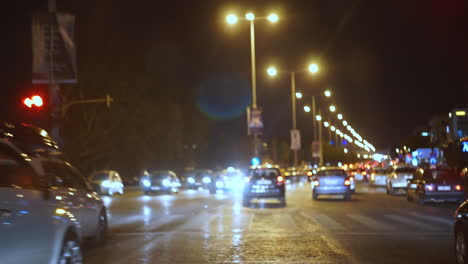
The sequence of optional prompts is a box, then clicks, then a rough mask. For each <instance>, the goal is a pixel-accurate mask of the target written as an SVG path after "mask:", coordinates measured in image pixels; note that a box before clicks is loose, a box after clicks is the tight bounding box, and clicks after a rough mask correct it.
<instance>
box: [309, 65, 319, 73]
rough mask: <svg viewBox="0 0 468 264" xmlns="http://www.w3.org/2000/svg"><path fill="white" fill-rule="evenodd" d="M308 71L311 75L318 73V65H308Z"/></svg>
mask: <svg viewBox="0 0 468 264" xmlns="http://www.w3.org/2000/svg"><path fill="white" fill-rule="evenodd" d="M309 71H310V72H311V73H317V72H318V71H319V67H318V65H317V64H315V63H312V64H310V65H309Z"/></svg>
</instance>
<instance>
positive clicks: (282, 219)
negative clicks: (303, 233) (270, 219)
mask: <svg viewBox="0 0 468 264" xmlns="http://www.w3.org/2000/svg"><path fill="white" fill-rule="evenodd" d="M277 221H278V222H279V226H280V227H281V228H283V229H288V230H291V229H293V230H296V229H298V228H297V224H296V221H294V219H293V217H292V216H291V215H290V214H280V215H278V220H277Z"/></svg>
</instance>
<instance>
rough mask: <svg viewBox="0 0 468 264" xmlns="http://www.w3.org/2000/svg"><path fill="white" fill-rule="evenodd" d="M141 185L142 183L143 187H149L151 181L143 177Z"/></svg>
mask: <svg viewBox="0 0 468 264" xmlns="http://www.w3.org/2000/svg"><path fill="white" fill-rule="evenodd" d="M143 185H144V186H145V187H150V186H151V182H150V181H149V180H147V179H144V180H143Z"/></svg>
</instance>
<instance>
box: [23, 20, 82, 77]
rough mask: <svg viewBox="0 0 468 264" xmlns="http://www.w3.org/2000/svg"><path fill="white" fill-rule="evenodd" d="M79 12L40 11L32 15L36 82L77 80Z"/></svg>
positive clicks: (34, 75)
mask: <svg viewBox="0 0 468 264" xmlns="http://www.w3.org/2000/svg"><path fill="white" fill-rule="evenodd" d="M74 27H75V16H73V15H71V14H61V13H52V14H50V13H37V14H34V16H33V19H32V51H33V69H32V70H33V74H32V82H33V83H38V84H40V83H49V79H50V78H51V77H53V79H54V83H57V84H63V83H76V82H77V68H76V44H75V32H74Z"/></svg>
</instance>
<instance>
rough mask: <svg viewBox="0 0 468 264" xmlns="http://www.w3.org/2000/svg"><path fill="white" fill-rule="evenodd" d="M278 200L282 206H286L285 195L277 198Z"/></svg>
mask: <svg viewBox="0 0 468 264" xmlns="http://www.w3.org/2000/svg"><path fill="white" fill-rule="evenodd" d="M279 200H280V203H281V205H282V206H286V197H284V196H283V197H281V198H279Z"/></svg>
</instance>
